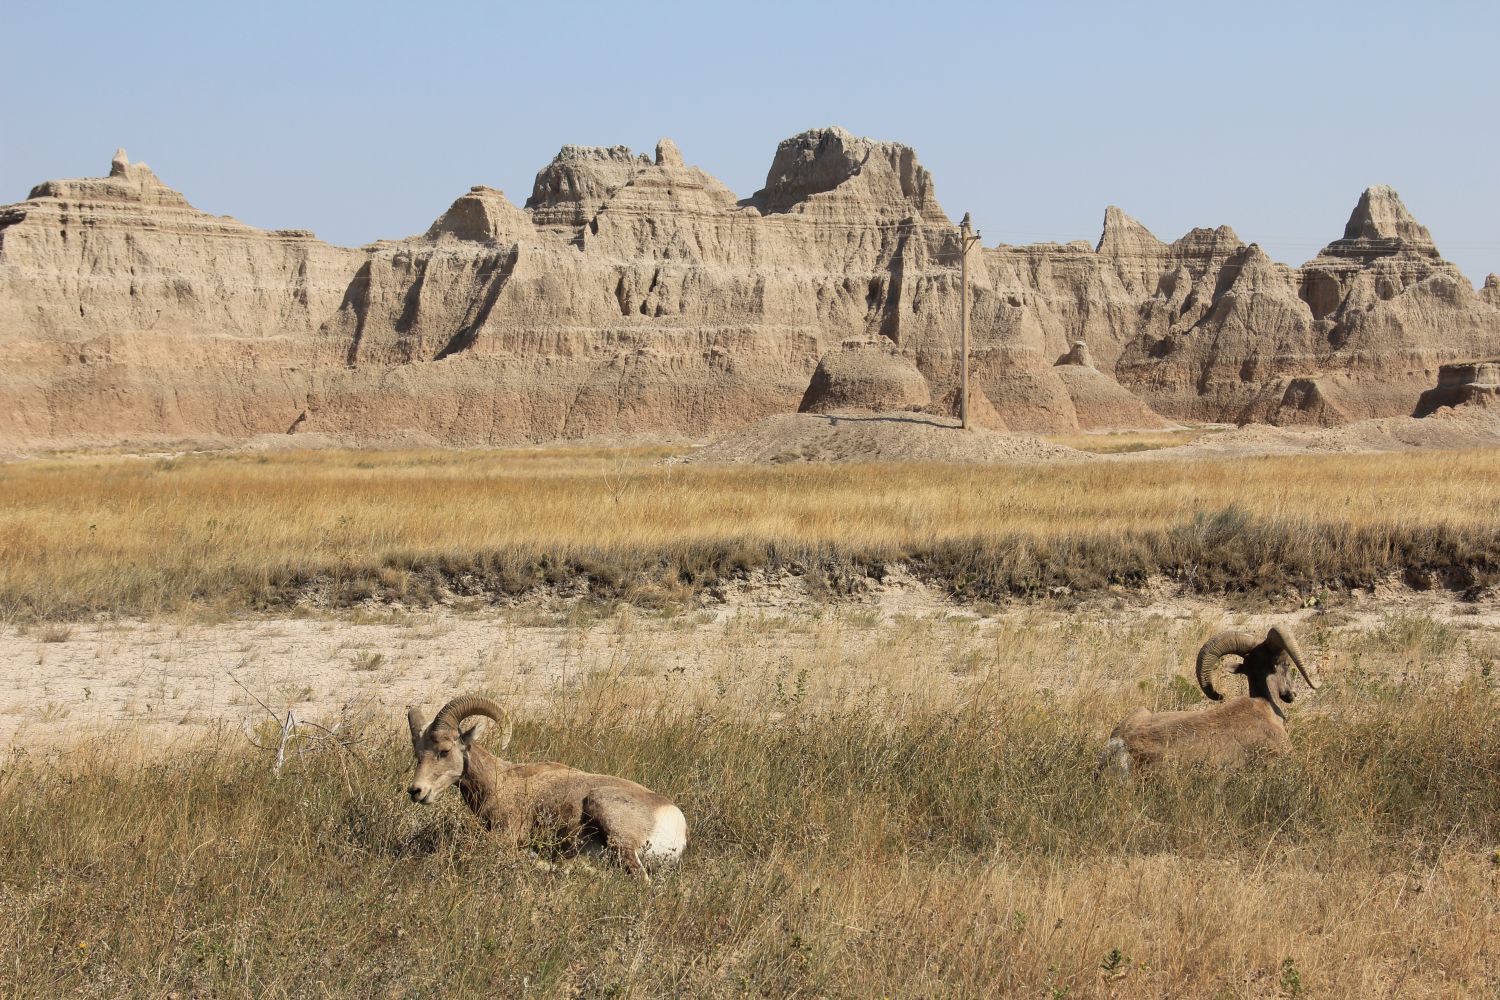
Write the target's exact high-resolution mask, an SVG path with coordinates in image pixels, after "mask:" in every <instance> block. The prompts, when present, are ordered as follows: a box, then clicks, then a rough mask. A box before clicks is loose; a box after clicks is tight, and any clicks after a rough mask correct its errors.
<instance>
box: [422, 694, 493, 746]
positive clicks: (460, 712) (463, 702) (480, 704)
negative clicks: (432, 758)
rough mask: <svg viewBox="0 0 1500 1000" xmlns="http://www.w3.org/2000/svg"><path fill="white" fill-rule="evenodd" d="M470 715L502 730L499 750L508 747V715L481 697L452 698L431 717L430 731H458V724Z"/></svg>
mask: <svg viewBox="0 0 1500 1000" xmlns="http://www.w3.org/2000/svg"><path fill="white" fill-rule="evenodd" d="M471 715H482V716H484V717H485V718H487V719H492V720H494V721H495V722H497V723H499V724H500V725H501V726H503V727H504V728H503V729H502V730H501V735H500V749H501V750H504V749H505V748H506V747H508V746H510V736H511V730H512V729H513V728H514V727H513V726H512V725H511V721H510V714H509V713H508V712H506V711H505V709H503V708H501V707H500V705H499V703H498V702H496V701H495V700H494V699H493V698H486V697H484V696H483V695H477V694H465V695H460V696H459V697H457V698H454V699H453V700H452V701H450V702H448V704H446V705H444V706H443V707H442V708H440V709H438V714H437V715H435V716H433V719H432V725H431V726H430V727H428V728H429V729H431V730H436V729H454V730H456V729H458V724H459V723H460V722H462V721H464V720H465V719H467V718H468V717H469V716H471Z"/></svg>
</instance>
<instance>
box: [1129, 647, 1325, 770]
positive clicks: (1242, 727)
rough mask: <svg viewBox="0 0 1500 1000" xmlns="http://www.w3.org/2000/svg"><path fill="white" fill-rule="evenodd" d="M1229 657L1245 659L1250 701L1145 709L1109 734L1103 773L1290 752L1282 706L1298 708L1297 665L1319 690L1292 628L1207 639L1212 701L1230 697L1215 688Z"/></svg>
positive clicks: (1201, 659) (1204, 669) (1202, 656)
mask: <svg viewBox="0 0 1500 1000" xmlns="http://www.w3.org/2000/svg"><path fill="white" fill-rule="evenodd" d="M1226 656H1238V657H1240V658H1241V659H1240V663H1239V665H1238V666H1236V667H1234V669H1233V671H1232V672H1233V673H1236V674H1241V675H1243V676H1244V677H1245V679H1246V680H1247V681H1249V682H1250V693H1249V695H1248V696H1246V697H1241V698H1231V699H1230V700H1229V701H1226V702H1224V703H1223V704H1222V705H1213V706H1211V707H1209V708H1206V709H1199V710H1195V711H1187V712H1150V711H1147V710H1146V709H1144V708H1138V709H1136V710H1135V711H1134V712H1131V713H1130V714H1129V715H1127V716H1125V718H1123V719H1121V720H1120V724H1119V725H1117V726H1115V730H1114V732H1112V733H1110V734H1109V742H1108V743H1107V744H1105V747H1104V754H1103V756H1102V757H1101V758H1100V760H1099V769H1100V770H1101V771H1103V770H1114V771H1117V772H1120V773H1129V771H1130V769H1131V767H1133V766H1134V767H1143V766H1146V765H1149V764H1157V763H1160V762H1162V761H1164V760H1174V761H1207V762H1213V763H1234V762H1237V761H1239V760H1242V759H1244V757H1245V756H1246V755H1247V754H1249V753H1251V752H1254V751H1268V752H1271V753H1287V752H1289V751H1290V750H1291V743H1290V742H1289V741H1288V739H1287V735H1286V714H1285V712H1283V711H1282V708H1281V706H1280V705H1279V704H1277V701H1278V699H1279V700H1280V701H1283V702H1287V703H1290V702H1291V700H1292V698H1293V697H1294V696H1293V694H1292V676H1291V669H1290V668H1291V667H1292V666H1296V668H1297V671H1298V672H1299V673H1301V674H1302V678H1303V680H1305V681H1307V686H1308V687H1310V688H1312V689H1313V690H1314V691H1316V690H1317V688H1318V686H1317V685H1316V684H1314V683H1313V681H1312V678H1311V677H1309V676H1308V675H1307V668H1306V666H1305V665H1304V658H1303V656H1302V650H1301V648H1300V647H1298V645H1297V639H1296V637H1295V636H1294V635H1292V631H1291V629H1289V628H1287V627H1285V626H1282V625H1277V626H1275V627H1274V628H1272V629H1271V631H1270V632H1269V633H1267V635H1266V637H1265V638H1264V639H1260V640H1257V639H1256V638H1255V636H1253V635H1249V634H1248V633H1245V632H1220V633H1219V634H1218V635H1216V636H1214V637H1213V638H1212V639H1210V640H1208V641H1207V642H1205V643H1204V644H1203V648H1202V649H1200V650H1198V686H1199V687H1201V688H1202V689H1203V693H1204V694H1205V695H1207V696H1208V698H1209V699H1210V700H1212V701H1220V700H1222V699H1223V695H1221V694H1219V692H1218V691H1217V690H1215V689H1214V682H1213V673H1214V670H1215V669H1217V667H1218V665H1219V661H1220V660H1221V659H1223V658H1224V657H1226Z"/></svg>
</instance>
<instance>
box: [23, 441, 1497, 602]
mask: <svg viewBox="0 0 1500 1000" xmlns="http://www.w3.org/2000/svg"><path fill="white" fill-rule="evenodd" d="M664 454H666V452H665V451H664V450H662V449H650V450H634V451H586V450H580V449H554V450H535V451H528V452H414V453H368V452H342V453H331V452H319V453H316V454H291V455H275V456H268V455H258V456H257V455H222V454H221V455H201V456H187V457H180V458H171V459H154V460H152V459H146V460H143V459H133V458H128V457H89V458H73V459H66V460H51V461H37V462H29V463H19V464H11V465H6V466H3V467H0V512H3V513H0V614H9V615H12V616H15V615H22V616H25V615H30V616H37V617H44V618H65V617H68V616H71V615H78V614H84V613H89V612H96V611H120V612H131V613H152V612H156V611H162V610H172V609H176V608H181V607H184V606H190V605H198V606H210V607H212V606H218V607H220V608H223V609H229V610H233V609H238V608H244V607H247V606H248V607H263V606H275V605H278V604H285V603H287V602H290V601H294V600H296V599H298V598H300V597H302V596H305V595H307V594H309V593H313V594H315V595H316V596H317V597H319V599H321V600H325V601H328V602H331V603H334V604H343V603H349V602H353V601H358V600H361V599H363V598H367V597H372V596H378V597H383V598H387V599H394V600H403V601H408V602H412V601H415V602H422V601H426V600H431V599H433V598H434V597H437V596H439V595H442V594H449V593H457V594H475V595H484V594H494V593H517V592H521V591H525V590H528V589H531V588H534V587H538V586H546V585H548V584H551V583H556V582H558V581H560V580H563V579H567V578H572V577H582V578H584V579H585V580H586V581H587V582H588V584H589V585H590V586H592V587H594V588H596V589H597V590H598V591H599V592H601V593H602V594H604V595H605V596H615V597H618V596H624V597H627V598H639V597H642V596H643V595H644V597H645V599H647V602H648V603H649V599H652V598H654V599H658V600H679V599H681V598H682V597H684V596H686V595H690V594H691V592H692V591H693V590H694V589H696V588H698V587H701V586H704V585H705V584H710V583H712V582H713V581H714V580H717V579H720V578H722V577H723V576H725V575H732V574H734V573H737V572H742V571H744V570H745V569H746V568H749V567H756V566H767V565H775V566H782V567H789V568H791V569H792V570H793V571H794V572H800V573H809V574H813V575H815V576H818V577H820V578H821V579H825V580H826V581H827V582H828V583H829V585H830V586H832V587H833V588H834V589H835V590H836V589H838V587H839V586H840V583H841V581H842V580H846V579H847V578H850V577H861V576H864V575H868V574H871V573H874V574H875V575H878V574H879V573H880V567H881V565H882V564H883V563H887V562H890V561H894V560H903V561H907V562H909V563H910V564H911V565H913V566H914V567H915V568H916V569H917V571H918V572H920V573H922V574H924V575H926V576H928V577H929V578H931V579H933V580H936V581H940V582H942V583H943V584H945V585H948V586H949V587H950V588H951V589H952V591H953V592H954V593H955V594H957V595H959V596H964V597H975V598H978V597H985V598H999V597H1004V596H1007V595H1010V594H1038V593H1040V594H1045V593H1047V592H1049V590H1052V589H1053V588H1058V587H1066V588H1071V589H1074V590H1086V589H1092V588H1097V587H1100V586H1105V585H1109V584H1125V585H1136V584H1140V583H1141V582H1143V581H1144V580H1145V579H1146V578H1147V577H1149V576H1151V575H1153V574H1165V575H1167V576H1169V577H1171V578H1174V579H1177V580H1179V581H1180V582H1181V583H1183V584H1184V585H1185V586H1188V587H1194V588H1198V589H1202V590H1214V589H1239V588H1244V587H1259V588H1262V589H1266V590H1281V591H1285V590H1287V589H1296V590H1300V591H1302V592H1304V593H1307V592H1312V591H1314V590H1316V589H1317V588H1318V587H1320V586H1324V585H1343V584H1346V583H1347V584H1354V583H1370V582H1373V580H1374V579H1376V578H1379V577H1380V576H1381V575H1385V574H1390V573H1399V572H1402V571H1413V572H1416V573H1418V575H1425V578H1427V579H1432V578H1434V577H1435V578H1437V579H1439V580H1440V581H1442V582H1445V583H1448V584H1450V585H1458V586H1470V585H1474V584H1475V583H1476V582H1477V583H1483V582H1485V581H1486V580H1487V579H1488V575H1489V574H1491V573H1492V572H1494V571H1495V569H1496V567H1497V565H1500V453H1497V452H1495V451H1494V450H1481V451H1469V452H1455V453H1413V454H1385V455H1357V456H1315V457H1271V458H1255V459H1241V460H1236V461H1232V462H1230V461H1201V460H1200V461H1177V462H1167V461H1154V462H1110V463H1097V464H1084V465H1074V466H1068V467H1060V468H1038V467H1027V466H990V467H974V466H927V467H924V466H867V467H839V468H832V467H826V466H793V467H786V466H783V467H777V468H709V467H700V466H691V467H684V466H672V465H667V466H663V465H659V464H656V463H657V461H658V460H659V459H660V458H661V457H662V456H663V455H664Z"/></svg>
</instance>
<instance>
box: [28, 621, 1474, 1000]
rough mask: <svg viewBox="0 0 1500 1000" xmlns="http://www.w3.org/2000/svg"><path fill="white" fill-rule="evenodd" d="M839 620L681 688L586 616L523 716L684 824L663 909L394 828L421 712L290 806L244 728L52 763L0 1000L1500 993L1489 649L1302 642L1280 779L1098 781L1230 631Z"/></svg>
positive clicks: (1311, 629) (538, 736) (712, 668)
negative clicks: (578, 656)
mask: <svg viewBox="0 0 1500 1000" xmlns="http://www.w3.org/2000/svg"><path fill="white" fill-rule="evenodd" d="M830 614H831V615H832V617H829V616H823V617H817V618H809V617H805V616H800V615H799V616H789V617H785V618H764V617H759V616H748V617H745V618H742V619H733V620H731V621H729V622H728V623H727V624H726V625H724V627H723V628H722V629H721V630H720V631H717V632H715V633H714V634H713V636H712V641H709V642H705V643H704V644H702V645H701V646H699V647H697V650H698V651H697V652H696V653H694V654H693V655H692V656H691V657H690V659H693V660H695V661H698V669H696V670H688V671H683V670H681V669H680V661H678V665H675V666H674V665H673V662H672V661H668V660H664V659H656V658H654V657H653V656H652V655H649V653H650V650H652V649H654V648H658V643H659V640H660V638H661V635H662V633H661V632H659V631H658V632H648V631H647V630H648V629H651V628H653V626H652V625H651V623H650V620H649V619H643V618H640V617H639V616H633V615H629V614H624V615H622V616H621V617H619V618H618V619H616V620H614V621H610V622H606V623H603V627H606V628H609V629H611V630H612V634H613V635H614V636H615V637H616V640H617V641H618V643H619V650H620V655H618V656H610V657H608V658H601V659H600V660H599V661H597V662H596V663H595V664H594V668H593V669H591V670H588V671H585V672H581V673H580V672H574V673H572V674H570V675H569V676H568V677H567V678H566V679H559V680H558V681H557V682H556V683H555V685H554V686H553V687H552V688H551V690H550V692H543V696H542V697H541V698H540V699H539V700H537V699H534V700H533V701H532V704H533V705H534V708H533V709H532V710H531V711H529V712H526V713H525V714H523V715H522V717H521V718H520V719H519V725H518V727H517V734H516V738H515V743H514V748H513V749H514V753H516V754H517V755H518V756H519V757H520V758H522V759H557V760H565V761H568V762H570V763H572V764H574V765H576V766H581V767H585V768H590V769H597V770H603V771H609V772H614V773H621V774H625V775H629V776H632V777H635V778H638V779H640V780H643V781H645V782H647V783H648V784H650V785H652V786H654V787H656V788H658V789H660V790H663V791H666V792H668V793H669V794H671V795H673V796H674V797H675V798H676V799H677V800H678V801H679V802H680V803H681V804H682V806H683V808H684V810H685V811H686V813H687V814H688V816H689V817H690V821H691V824H692V831H691V846H690V853H689V855H688V859H687V862H686V864H685V867H684V868H683V869H682V870H681V871H680V872H677V873H675V874H664V875H661V876H659V877H658V878H657V880H656V881H655V883H654V884H652V885H650V886H643V885H639V884H637V883H635V882H633V881H631V880H630V879H629V878H628V877H626V876H624V875H623V874H621V873H619V872H616V871H612V870H602V871H601V870H595V869H592V868H590V867H588V866H586V865H582V864H576V863H575V864H563V865H562V866H561V867H559V868H556V869H552V870H547V869H545V868H543V867H542V866H540V865H539V864H538V863H537V862H536V861H535V860H534V859H532V858H529V857H515V856H511V855H507V854H505V853H503V852H501V851H498V850H497V849H496V848H495V845H494V844H493V843H492V842H490V841H489V840H488V838H487V837H486V836H485V834H483V833H482V832H481V831H480V830H479V829H478V828H477V826H476V824H475V823H474V822H473V821H472V818H471V817H469V816H468V815H467V814H466V813H465V812H464V811H463V809H462V806H461V804H460V802H459V801H458V798H457V796H456V795H453V794H450V795H449V797H448V799H447V800H446V801H445V802H443V803H442V804H441V805H440V806H438V807H435V808H433V809H430V810H421V809H418V808H417V807H414V806H411V805H410V804H408V803H406V802H405V801H404V798H403V796H402V795H401V790H402V788H403V787H404V784H405V782H406V780H407V776H408V774H409V768H410V761H409V754H408V752H407V751H406V749H405V747H404V746H402V744H401V742H400V740H401V737H400V736H399V734H398V733H399V729H400V726H401V723H402V720H401V718H400V711H399V708H392V709H390V710H389V711H387V712H385V713H383V714H380V715H376V716H371V717H369V718H368V719H365V720H364V721H363V725H362V726H361V723H360V720H359V719H358V718H356V719H354V720H352V721H353V724H354V727H355V728H354V729H352V730H351V732H353V733H357V734H361V735H362V736H363V737H364V739H365V741H364V742H360V743H358V744H356V745H354V746H352V747H350V748H349V749H348V750H337V749H332V748H328V749H324V750H320V751H316V752H312V753H309V754H307V755H306V756H302V757H295V758H294V759H293V760H292V761H291V763H289V764H288V765H287V768H286V769H285V770H284V771H283V772H282V774H281V775H280V777H273V775H272V774H271V771H270V767H269V757H268V756H267V755H264V754H261V753H259V752H256V751H252V750H250V749H248V748H247V746H246V744H245V741H244V739H243V738H242V737H241V736H240V735H239V733H238V732H237V731H232V730H228V729H226V730H225V731H224V732H222V733H220V734H219V735H218V736H217V737H216V738H211V739H207V740H179V741H177V742H176V743H175V744H173V746H174V749H173V750H172V751H171V752H164V751H163V750H161V749H158V748H152V747H146V746H141V745H140V744H139V743H138V742H137V737H135V736H133V735H132V733H131V732H129V731H111V730H106V731H104V732H102V733H100V734H99V735H96V736H93V737H88V736H87V735H86V734H82V735H81V739H82V741H83V742H82V743H81V745H79V746H78V747H77V748H75V749H74V750H72V751H71V752H69V753H66V754H63V755H62V756H59V757H53V756H50V755H45V754H37V755H27V754H21V755H18V756H14V757H12V759H11V761H10V763H9V764H8V765H7V766H6V767H5V768H4V770H3V772H0V955H3V956H4V958H3V959H0V994H3V995H5V996H7V997H17V998H20V997H43V996H47V997H51V996H59V995H65V996H80V997H118V996H168V995H173V994H175V995H180V996H260V997H308V996H328V997H424V996H437V995H443V996H455V997H458V996H464V997H467V996H474V997H494V996H505V997H511V996H516V997H521V996H525V997H622V998H623V997H630V998H636V997H675V996H694V997H699V996H701V997H738V996H766V997H783V996H796V997H819V996H830V997H880V996H889V997H970V996H972V997H982V996H1021V997H1065V996H1066V997H1108V998H1121V1000H1123V998H1145V997H1226V998H1228V997H1247V998H1249V997H1255V998H1269V997H1279V998H1291V997H1361V998H1369V997H1417V998H1420V997H1429V996H1444V997H1474V996H1488V995H1492V993H1493V991H1494V990H1495V988H1496V987H1497V986H1500V944H1497V942H1500V857H1497V855H1496V850H1497V848H1500V782H1497V781H1496V780H1495V775H1496V774H1497V773H1500V700H1497V695H1496V691H1495V687H1494V684H1495V680H1494V667H1495V663H1496V659H1497V656H1500V644H1497V643H1496V641H1495V640H1496V638H1497V637H1496V635H1495V634H1494V632H1493V630H1492V629H1491V630H1489V631H1485V630H1470V629H1466V628H1464V627H1462V626H1461V625H1455V624H1453V622H1452V621H1445V620H1439V619H1437V618H1433V617H1429V616H1423V615H1412V614H1405V613H1392V614H1389V615H1386V616H1384V617H1382V618H1380V619H1379V620H1378V622H1377V623H1376V624H1373V625H1372V626H1371V627H1369V628H1368V629H1365V630H1364V631H1362V632H1360V633H1358V634H1350V633H1349V632H1348V631H1347V629H1344V628H1341V627H1339V626H1335V625H1334V624H1333V623H1335V622H1337V621H1339V618H1340V616H1339V615H1338V614H1337V613H1334V612H1330V613H1327V614H1315V615H1314V616H1313V617H1312V618H1310V619H1309V620H1308V621H1307V622H1306V623H1305V626H1304V629H1303V638H1304V643H1305V645H1306V646H1307V647H1308V649H1309V651H1310V652H1311V654H1312V656H1313V658H1314V660H1315V662H1316V670H1317V673H1318V675H1319V676H1320V678H1321V680H1322V690H1321V691H1320V692H1319V693H1318V694H1316V695H1314V696H1311V697H1308V696H1307V695H1306V692H1305V691H1303V697H1302V698H1299V699H1298V702H1297V703H1296V704H1295V705H1294V706H1293V707H1292V710H1291V719H1292V722H1291V732H1292V738H1293V742H1294V744H1295V747H1296V753H1295V755H1294V757H1292V758H1291V759H1290V760H1287V761H1284V762H1266V763H1264V764H1262V765H1259V766H1256V767H1251V768H1246V769H1244V770H1242V771H1239V772H1231V773H1198V772H1183V773H1162V774H1158V775H1156V776H1154V777H1152V778H1150V779H1147V780H1136V781H1128V782H1124V783H1115V782H1110V781H1105V782H1103V783H1099V782H1096V781H1095V779H1094V777H1093V766H1094V761H1095V757H1096V754H1097V752H1098V750H1099V747H1100V745H1101V743H1102V740H1103V738H1104V736H1105V734H1106V733H1107V732H1108V731H1109V729H1110V727H1111V726H1112V725H1113V724H1114V722H1115V721H1116V720H1117V719H1118V718H1119V717H1120V716H1122V715H1123V714H1124V713H1125V712H1126V711H1127V710H1128V709H1130V708H1131V707H1133V706H1135V705H1140V704H1145V705H1150V706H1155V707H1161V708H1169V707H1181V706H1191V705H1193V704H1195V703H1196V702H1197V699H1198V696H1197V694H1196V690H1195V688H1194V687H1193V685H1192V684H1191V683H1189V682H1188V681H1187V680H1186V678H1185V677H1184V676H1183V675H1184V674H1186V673H1188V671H1189V669H1190V667H1189V665H1190V663H1191V656H1192V651H1193V649H1194V648H1195V647H1196V644H1197V643H1198V642H1200V641H1201V639H1202V638H1203V637H1204V636H1205V635H1206V634H1207V633H1208V632H1209V631H1211V630H1212V629H1214V628H1217V627H1219V625H1221V624H1223V622H1221V621H1219V620H1217V619H1215V618H1213V617H1211V616H1202V617H1194V618H1190V619H1186V620H1178V619H1153V618H1146V619H1137V620H1134V621H1126V620H1123V619H1120V620H1111V619H1110V618H1109V616H1107V615H1092V616H1088V617H1086V618H1085V617H1069V616H1049V617H1047V618H1045V619H1038V620H1037V621H1036V622H1030V621H1027V620H1025V619H1019V620H1016V621H1014V622H1009V623H1006V624H1003V625H1001V626H1000V627H999V628H997V629H983V628H981V627H980V625H978V624H977V623H976V622H975V621H974V620H972V619H966V618H953V617H949V618H932V619H911V618H896V619H890V618H887V619H883V620H882V619H880V618H879V616H870V617H868V618H867V617H864V615H863V613H862V612H860V611H859V610H858V609H850V610H847V611H843V612H831V613H830ZM1044 622H1045V624H1044ZM682 624H683V623H682V622H681V621H680V620H679V619H662V620H659V624H658V625H657V626H655V627H656V628H658V629H660V628H680V627H682ZM220 627H226V628H227V627H229V626H220ZM593 627H595V628H598V627H600V623H595V625H594V626H593ZM699 627H707V626H699ZM851 634H853V635H855V636H858V637H861V638H862V639H863V638H868V639H869V640H870V641H869V642H868V643H866V644H865V645H864V646H863V648H864V650H865V652H864V653H863V654H862V655H861V656H860V657H858V658H857V659H856V658H851V657H849V656H847V655H843V653H842V651H843V650H845V649H847V646H846V645H843V644H842V642H841V639H840V637H841V636H842V637H843V640H847V639H848V638H849V636H850V635H851ZM799 639H806V640H807V641H798V640H799ZM632 651H634V652H632ZM637 652H639V653H642V654H643V655H636V653H637ZM494 669H495V670H497V671H498V672H496V673H493V674H491V675H490V676H489V679H488V681H486V682H483V683H481V684H480V685H479V686H482V687H485V688H487V689H488V690H491V691H493V692H494V693H496V694H499V695H501V696H504V695H505V694H506V692H508V691H509V690H511V688H510V685H511V684H512V683H513V682H514V678H512V677H509V676H508V675H506V674H505V673H504V672H503V670H500V668H499V667H498V666H497V667H495V668H494ZM70 718H71V717H65V718H62V719H58V720H56V724H57V725H69V724H71V723H70V721H69V719H70ZM322 721H323V722H325V723H331V722H332V721H333V720H332V719H331V718H324V719H322ZM483 738H484V737H483V736H482V737H481V739H483ZM22 749H24V744H23V745H22Z"/></svg>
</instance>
